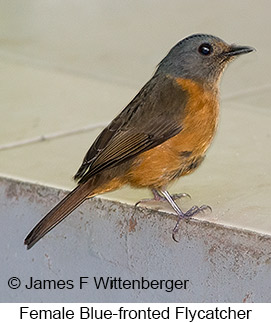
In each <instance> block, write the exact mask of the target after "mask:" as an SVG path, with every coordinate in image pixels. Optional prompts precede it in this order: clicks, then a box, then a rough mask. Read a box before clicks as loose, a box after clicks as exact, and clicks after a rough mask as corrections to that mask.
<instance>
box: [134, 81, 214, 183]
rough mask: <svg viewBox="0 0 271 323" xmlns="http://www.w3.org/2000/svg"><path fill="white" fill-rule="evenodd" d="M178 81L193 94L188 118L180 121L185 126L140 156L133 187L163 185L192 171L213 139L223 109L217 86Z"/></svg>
mask: <svg viewBox="0 0 271 323" xmlns="http://www.w3.org/2000/svg"><path fill="white" fill-rule="evenodd" d="M176 82H177V83H178V84H179V85H180V86H181V87H182V89H183V90H186V91H187V92H188V93H189V99H188V101H187V105H186V108H185V113H184V117H183V116H182V120H180V123H181V124H182V128H183V129H182V131H181V132H180V133H179V134H177V135H176V136H174V137H172V138H171V139H169V140H167V141H166V142H164V143H162V144H161V145H159V146H157V147H155V148H153V149H151V150H149V151H146V152H144V153H142V154H140V155H139V156H138V157H136V159H135V161H134V163H133V166H132V167H131V171H130V173H129V174H128V182H129V183H130V184H131V185H132V186H136V187H154V188H159V187H162V186H165V185H167V184H168V182H170V181H171V180H173V179H174V178H176V176H182V175H186V174H187V173H190V172H191V171H192V170H193V169H194V168H196V167H197V165H198V164H199V163H200V162H196V161H197V160H198V161H201V160H202V158H203V156H204V154H205V152H206V150H207V149H208V147H209V145H210V143H211V141H212V139H213V136H214V134H215V130H216V127H217V119H218V108H219V106H218V91H217V88H215V89H204V88H203V87H202V86H201V85H200V84H198V83H196V82H193V81H191V80H185V79H176ZM166 108H168V109H170V107H165V109H166ZM180 118H181V116H180ZM193 163H194V164H193ZM191 165H192V166H193V165H194V167H191Z"/></svg>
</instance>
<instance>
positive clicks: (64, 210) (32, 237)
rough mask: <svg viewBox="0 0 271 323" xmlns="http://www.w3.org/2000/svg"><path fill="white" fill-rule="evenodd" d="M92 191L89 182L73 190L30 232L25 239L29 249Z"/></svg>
mask: <svg viewBox="0 0 271 323" xmlns="http://www.w3.org/2000/svg"><path fill="white" fill-rule="evenodd" d="M90 193H91V189H90V185H89V184H88V185H87V183H85V184H82V185H78V186H77V187H76V188H75V189H74V190H73V191H71V192H70V193H69V194H68V195H67V196H66V197H65V198H64V199H63V200H62V201H60V202H59V203H58V204H57V205H56V206H55V207H54V208H53V209H52V210H51V211H50V212H49V213H48V214H46V215H45V216H44V218H43V219H42V220H41V221H40V222H39V223H38V224H37V225H36V226H35V227H34V228H33V230H32V231H31V232H30V233H29V234H28V236H27V237H26V238H25V241H24V244H25V245H27V249H30V248H32V247H33V246H34V244H35V243H36V242H38V241H39V240H40V239H41V238H42V237H43V236H44V235H45V234H46V233H48V232H49V231H50V230H52V229H53V228H54V227H55V226H56V225H57V224H58V223H59V222H61V221H62V220H64V219H65V218H66V217H67V216H68V215H69V214H70V213H71V212H72V211H73V210H74V209H75V208H77V207H78V206H79V205H80V204H81V203H83V202H84V200H85V199H86V198H87V197H88V196H89V195H90Z"/></svg>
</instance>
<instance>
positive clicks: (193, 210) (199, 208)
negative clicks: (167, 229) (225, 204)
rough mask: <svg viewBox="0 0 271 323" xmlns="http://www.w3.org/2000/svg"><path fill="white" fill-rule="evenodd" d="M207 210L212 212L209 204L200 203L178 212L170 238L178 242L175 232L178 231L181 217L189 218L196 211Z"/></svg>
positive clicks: (196, 212)
mask: <svg viewBox="0 0 271 323" xmlns="http://www.w3.org/2000/svg"><path fill="white" fill-rule="evenodd" d="M207 210H209V211H210V212H212V208H211V207H210V206H209V205H202V206H200V207H199V206H197V205H194V206H192V207H191V209H189V210H188V211H186V212H185V213H178V216H179V218H178V220H177V222H176V225H175V227H174V229H173V230H172V239H173V240H174V241H176V242H179V240H178V239H176V234H177V233H178V231H179V224H180V221H181V219H187V218H191V217H192V216H194V215H196V214H198V213H201V212H204V211H207Z"/></svg>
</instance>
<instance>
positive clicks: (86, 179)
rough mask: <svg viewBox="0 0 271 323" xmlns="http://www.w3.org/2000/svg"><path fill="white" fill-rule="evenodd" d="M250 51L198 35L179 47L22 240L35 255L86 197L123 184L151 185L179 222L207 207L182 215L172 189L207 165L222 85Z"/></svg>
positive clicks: (112, 123)
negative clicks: (228, 72) (71, 184)
mask: <svg viewBox="0 0 271 323" xmlns="http://www.w3.org/2000/svg"><path fill="white" fill-rule="evenodd" d="M253 50H254V48H252V47H248V46H237V45H229V44H227V43H226V42H224V41H223V40H222V39H220V38H218V37H215V36H212V35H206V34H195V35H192V36H189V37H187V38H185V39H183V40H181V41H180V42H178V43H177V44H176V45H175V46H174V47H173V48H172V49H171V50H170V51H169V53H168V54H167V56H166V57H165V58H164V59H163V60H162V61H161V62H160V63H159V64H158V66H157V69H156V71H155V73H154V75H153V77H152V78H151V79H150V80H149V81H148V82H147V83H146V84H145V85H144V86H143V88H142V89H141V90H140V91H139V93H138V94H137V95H136V96H135V97H134V99H133V100H132V101H131V102H130V103H129V104H128V105H127V106H126V107H125V109H124V110H123V111H122V112H121V113H120V114H119V115H118V116H117V117H116V118H115V119H114V120H112V122H111V123H110V124H109V125H108V126H107V127H106V128H105V129H104V130H103V131H102V132H101V133H100V135H99V136H98V137H97V139H96V140H95V141H94V143H93V144H92V146H91V147H90V149H89V150H88V152H87V153H86V155H85V158H84V160H83V163H82V165H81V167H80V168H79V170H78V171H77V173H76V174H75V176H74V179H75V180H76V181H77V182H78V185H77V187H76V188H75V189H74V190H73V191H71V192H70V193H69V194H68V195H67V196H66V197H65V198H64V199H63V200H62V201H60V203H59V204H57V205H56V206H55V207H54V208H53V209H52V210H51V211H50V212H49V213H48V214H47V215H45V217H44V218H43V219H42V220H41V221H40V222H39V223H38V224H37V225H36V226H35V227H34V229H33V230H32V231H31V232H30V233H29V234H28V236H27V237H26V239H25V244H26V245H27V248H28V249H30V248H31V247H32V246H33V245H34V244H35V243H36V242H37V241H38V240H40V239H41V238H42V237H43V236H44V235H45V234H46V233H48V232H49V231H50V230H51V229H52V228H53V227H55V226H56V225H57V224H58V223H59V222H61V221H62V220H63V219H64V218H65V217H66V216H68V215H69V214H70V213H71V212H72V211H73V210H74V209H75V208H77V207H78V206H79V205H80V204H81V203H83V202H84V201H85V200H86V199H88V198H90V197H93V196H95V195H97V194H102V193H105V192H109V191H112V190H116V189H118V188H120V187H121V186H123V185H126V184H129V185H131V186H132V187H138V188H142V187H147V188H149V189H151V190H152V192H153V194H154V200H164V201H167V202H168V203H169V204H170V205H171V207H172V209H173V210H174V211H175V212H176V214H177V215H178V221H177V223H176V226H175V227H174V229H173V238H174V237H175V235H176V233H177V231H178V226H179V222H180V220H181V219H182V218H187V217H190V216H193V215H195V214H196V213H198V212H200V211H203V210H204V209H206V208H208V207H207V206H204V205H203V206H201V207H197V206H194V207H192V208H191V209H189V210H188V211H187V212H183V211H182V210H181V208H180V207H179V206H178V205H177V204H176V202H175V200H176V198H178V197H179V196H181V195H179V196H178V195H176V196H174V195H170V194H169V192H168V191H167V189H166V187H167V185H168V184H169V183H170V182H172V181H174V180H176V179H177V178H179V177H181V176H184V175H187V174H190V173H191V172H193V171H194V170H195V169H196V168H197V167H198V166H199V165H200V164H201V162H202V161H203V159H204V156H205V153H206V151H207V149H208V147H209V146H210V144H211V142H212V139H213V137H214V134H215V132H216V128H217V121H218V114H219V90H218V87H219V81H220V77H221V75H222V72H223V70H224V69H225V67H226V66H227V65H228V63H229V62H231V61H232V60H233V59H234V58H235V57H237V56H239V55H242V54H246V53H249V52H252V51H253Z"/></svg>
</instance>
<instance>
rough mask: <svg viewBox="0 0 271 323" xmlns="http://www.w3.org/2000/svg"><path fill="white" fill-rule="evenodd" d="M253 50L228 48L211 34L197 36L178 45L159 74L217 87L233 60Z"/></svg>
mask: <svg viewBox="0 0 271 323" xmlns="http://www.w3.org/2000/svg"><path fill="white" fill-rule="evenodd" d="M253 50H254V48H252V47H248V46H236V45H229V44H227V43H225V42H224V41H223V40H222V39H220V38H218V37H215V36H212V35H205V34H195V35H192V36H189V37H187V38H185V39H183V40H181V41H180V42H178V43H177V44H176V45H175V46H174V47H173V48H172V49H171V50H170V52H169V53H168V54H167V56H166V57H165V58H164V59H163V60H162V61H161V62H160V64H159V65H158V68H157V71H156V73H158V74H162V73H163V74H169V75H171V76H173V77H180V78H185V79H191V80H194V81H197V82H200V83H203V84H205V83H206V84H216V83H217V82H218V81H219V79H220V76H221V74H222V72H223V70H224V68H225V67H226V66H227V64H228V63H229V62H230V61H232V60H233V59H234V58H235V57H236V56H238V55H241V54H246V53H249V52H252V51H253Z"/></svg>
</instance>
